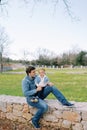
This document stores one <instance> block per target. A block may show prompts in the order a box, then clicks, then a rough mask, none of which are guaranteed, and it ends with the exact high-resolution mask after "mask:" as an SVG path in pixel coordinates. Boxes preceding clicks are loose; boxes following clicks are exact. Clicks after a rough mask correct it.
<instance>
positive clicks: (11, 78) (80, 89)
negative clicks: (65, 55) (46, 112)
mask: <svg viewBox="0 0 87 130" xmlns="http://www.w3.org/2000/svg"><path fill="white" fill-rule="evenodd" d="M46 72H47V75H48V77H49V79H50V81H51V82H53V83H54V84H55V86H56V87H57V88H58V89H59V90H60V91H61V92H62V93H63V94H64V95H65V97H66V98H67V99H68V100H71V101H87V69H47V70H46ZM24 76H25V74H17V73H15V74H11V73H3V74H0V94H6V95H16V96H23V94H22V89H21V81H22V79H23V77H24ZM48 98H49V99H51V98H53V99H55V97H54V96H53V95H52V94H50V95H49V96H48Z"/></svg>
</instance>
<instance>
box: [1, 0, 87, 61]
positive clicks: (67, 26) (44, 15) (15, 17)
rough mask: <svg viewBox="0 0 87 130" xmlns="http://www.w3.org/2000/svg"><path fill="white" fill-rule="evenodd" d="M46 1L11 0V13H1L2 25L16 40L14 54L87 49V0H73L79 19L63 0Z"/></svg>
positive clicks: (11, 50)
mask: <svg viewBox="0 0 87 130" xmlns="http://www.w3.org/2000/svg"><path fill="white" fill-rule="evenodd" d="M43 1H44V2H42V3H38V4H35V5H34V3H29V4H28V5H26V4H24V3H23V2H22V0H21V1H20V2H21V3H20V4H19V2H18V0H10V3H9V6H8V9H7V10H8V15H7V16H6V14H4V17H2V16H0V25H2V26H4V27H5V29H6V32H7V33H8V35H9V37H10V39H11V40H12V42H13V43H11V45H10V48H9V51H10V57H11V58H13V59H21V58H22V57H23V51H24V50H27V51H30V52H32V53H34V52H35V50H36V49H37V48H46V49H49V50H50V51H53V52H55V53H56V54H61V53H63V52H67V51H69V50H72V49H81V50H86V51H87V0H73V1H72V0H71V1H72V3H71V11H72V15H73V17H75V19H71V17H70V16H69V15H68V14H67V11H66V9H65V6H64V4H63V2H62V0H60V1H59V3H58V4H57V5H56V6H54V5H53V3H52V1H53V0H49V2H47V3H46V0H43ZM54 7H55V8H54ZM5 13H6V12H5ZM31 58H34V57H31Z"/></svg>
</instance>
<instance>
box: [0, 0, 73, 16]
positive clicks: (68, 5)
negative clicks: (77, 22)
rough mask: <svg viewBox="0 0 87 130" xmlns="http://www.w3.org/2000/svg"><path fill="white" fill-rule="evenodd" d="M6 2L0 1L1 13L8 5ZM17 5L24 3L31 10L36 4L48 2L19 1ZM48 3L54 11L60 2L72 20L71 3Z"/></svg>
mask: <svg viewBox="0 0 87 130" xmlns="http://www.w3.org/2000/svg"><path fill="white" fill-rule="evenodd" d="M8 2H10V1H9V0H0V6H1V7H0V10H1V11H3V10H6V6H7V5H8ZM18 2H19V4H20V3H21V2H24V3H25V4H26V5H27V7H28V8H29V7H32V10H33V9H34V7H35V6H36V5H37V4H38V3H41V2H43V3H46V4H47V3H48V4H49V0H22V1H21V0H19V1H18ZM50 2H51V3H52V5H53V6H54V10H55V9H56V8H57V5H58V4H59V2H62V3H63V5H64V7H65V10H66V12H67V13H68V15H69V16H70V17H71V18H74V16H73V13H72V11H71V2H70V0H60V1H59V0H50Z"/></svg>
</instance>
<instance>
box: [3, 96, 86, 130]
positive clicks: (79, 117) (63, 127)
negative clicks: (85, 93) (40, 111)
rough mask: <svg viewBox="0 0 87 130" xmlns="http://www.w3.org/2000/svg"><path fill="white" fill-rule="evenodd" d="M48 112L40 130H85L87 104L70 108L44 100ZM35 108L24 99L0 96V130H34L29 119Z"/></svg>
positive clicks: (79, 103)
mask: <svg viewBox="0 0 87 130" xmlns="http://www.w3.org/2000/svg"><path fill="white" fill-rule="evenodd" d="M45 101H46V102H47V104H48V106H49V110H48V112H47V113H46V114H44V116H43V117H42V119H41V120H40V123H41V126H42V128H41V130H87V102H74V103H75V106H74V107H72V108H69V107H66V106H62V105H61V104H60V103H59V102H58V101H57V100H45ZM35 112H36V109H35V108H32V107H31V106H28V105H27V103H26V99H25V97H16V96H6V95H0V130H34V128H33V126H32V125H31V118H32V116H33V115H34V113H35Z"/></svg>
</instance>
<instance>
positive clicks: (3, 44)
mask: <svg viewBox="0 0 87 130" xmlns="http://www.w3.org/2000/svg"><path fill="white" fill-rule="evenodd" d="M9 43H10V42H9V37H8V35H7V34H6V32H5V29H4V27H1V26H0V67H1V69H0V71H1V72H3V64H4V60H3V59H4V56H5V55H6V56H7V54H8V51H6V50H8V45H9Z"/></svg>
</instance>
